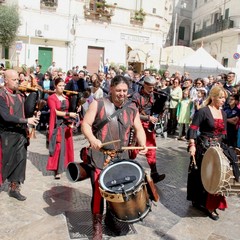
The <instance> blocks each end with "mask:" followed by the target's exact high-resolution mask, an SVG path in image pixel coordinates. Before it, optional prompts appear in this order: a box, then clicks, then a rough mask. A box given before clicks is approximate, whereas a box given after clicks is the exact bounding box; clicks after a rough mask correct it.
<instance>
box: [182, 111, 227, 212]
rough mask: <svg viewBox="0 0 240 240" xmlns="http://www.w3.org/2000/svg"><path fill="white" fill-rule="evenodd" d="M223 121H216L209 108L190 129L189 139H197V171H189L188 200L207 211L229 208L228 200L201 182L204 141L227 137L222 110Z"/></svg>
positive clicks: (225, 121) (196, 119) (193, 121)
mask: <svg viewBox="0 0 240 240" xmlns="http://www.w3.org/2000/svg"><path fill="white" fill-rule="evenodd" d="M222 116H223V119H214V118H213V116H212V113H211V111H210V109H209V107H208V106H206V107H203V108H201V109H200V110H199V111H198V112H197V113H196V114H195V115H194V118H193V120H192V124H191V125H190V128H189V132H188V135H189V139H195V142H196V155H195V160H196V164H197V166H198V169H197V170H194V171H189V173H188V182H187V199H188V200H190V201H192V202H193V203H194V204H196V205H200V206H203V207H205V208H207V209H218V208H219V209H224V208H227V202H226V198H225V197H224V196H222V195H218V194H210V193H208V192H207V191H206V190H205V189H204V187H203V184H202V180H201V165H202V160H203V155H204V153H205V152H206V150H207V149H206V148H205V147H203V144H202V143H203V142H204V139H209V138H212V139H213V138H219V139H221V138H223V137H224V136H225V135H226V126H227V118H226V114H225V112H224V111H223V110H222Z"/></svg>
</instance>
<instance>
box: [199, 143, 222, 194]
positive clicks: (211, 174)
mask: <svg viewBox="0 0 240 240" xmlns="http://www.w3.org/2000/svg"><path fill="white" fill-rule="evenodd" d="M220 151H221V149H219V147H210V148H209V149H208V150H207V151H206V152H205V154H204V156H203V160H202V167H201V178H202V183H203V186H204V188H205V190H206V191H207V192H208V193H211V194H215V193H217V192H218V190H219V189H220V185H221V181H222V178H223V176H222V169H221V168H222V167H221V163H222V161H221V155H220Z"/></svg>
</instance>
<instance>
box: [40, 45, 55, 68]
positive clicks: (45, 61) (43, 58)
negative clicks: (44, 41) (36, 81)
mask: <svg viewBox="0 0 240 240" xmlns="http://www.w3.org/2000/svg"><path fill="white" fill-rule="evenodd" d="M52 52H53V49H52V48H45V47H39V48H38V62H39V64H40V65H42V70H41V72H42V73H45V72H46V71H47V69H48V68H49V66H51V65H52Z"/></svg>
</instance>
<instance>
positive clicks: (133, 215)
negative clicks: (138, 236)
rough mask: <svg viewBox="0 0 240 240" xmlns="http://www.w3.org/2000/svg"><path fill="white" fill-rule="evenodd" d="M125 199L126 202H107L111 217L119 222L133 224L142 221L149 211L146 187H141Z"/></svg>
mask: <svg viewBox="0 0 240 240" xmlns="http://www.w3.org/2000/svg"><path fill="white" fill-rule="evenodd" d="M127 197H128V198H129V199H128V200H127V201H124V202H120V203H119V202H110V201H107V202H108V206H109V209H110V211H111V213H112V214H113V216H114V217H115V218H116V219H117V220H118V221H120V222H128V223H134V222H138V221H141V220H143V218H144V217H146V215H147V214H148V212H149V211H150V204H149V197H148V194H147V188H146V185H145V184H144V185H141V186H140V187H139V189H138V190H137V191H136V192H135V193H133V194H130V195H128V196H127Z"/></svg>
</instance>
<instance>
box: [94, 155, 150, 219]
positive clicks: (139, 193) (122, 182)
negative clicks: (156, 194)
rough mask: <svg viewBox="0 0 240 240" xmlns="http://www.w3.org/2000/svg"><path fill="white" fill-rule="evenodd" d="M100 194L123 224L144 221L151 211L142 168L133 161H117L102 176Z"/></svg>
mask: <svg viewBox="0 0 240 240" xmlns="http://www.w3.org/2000/svg"><path fill="white" fill-rule="evenodd" d="M99 185H100V192H101V195H102V197H103V198H105V199H106V201H107V202H108V205H109V209H110V211H111V213H112V215H113V216H114V217H115V218H116V219H117V220H118V221H121V222H128V223H133V222H137V221H139V220H142V219H143V218H144V217H146V215H147V214H148V212H149V211H150V200H149V196H148V193H147V187H146V183H145V174H144V171H143V169H142V167H141V166H140V165H139V164H138V163H136V162H134V161H131V160H117V161H116V162H113V163H111V164H109V165H108V166H107V167H106V168H105V169H104V170H103V171H102V172H101V174H100V178H99Z"/></svg>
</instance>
